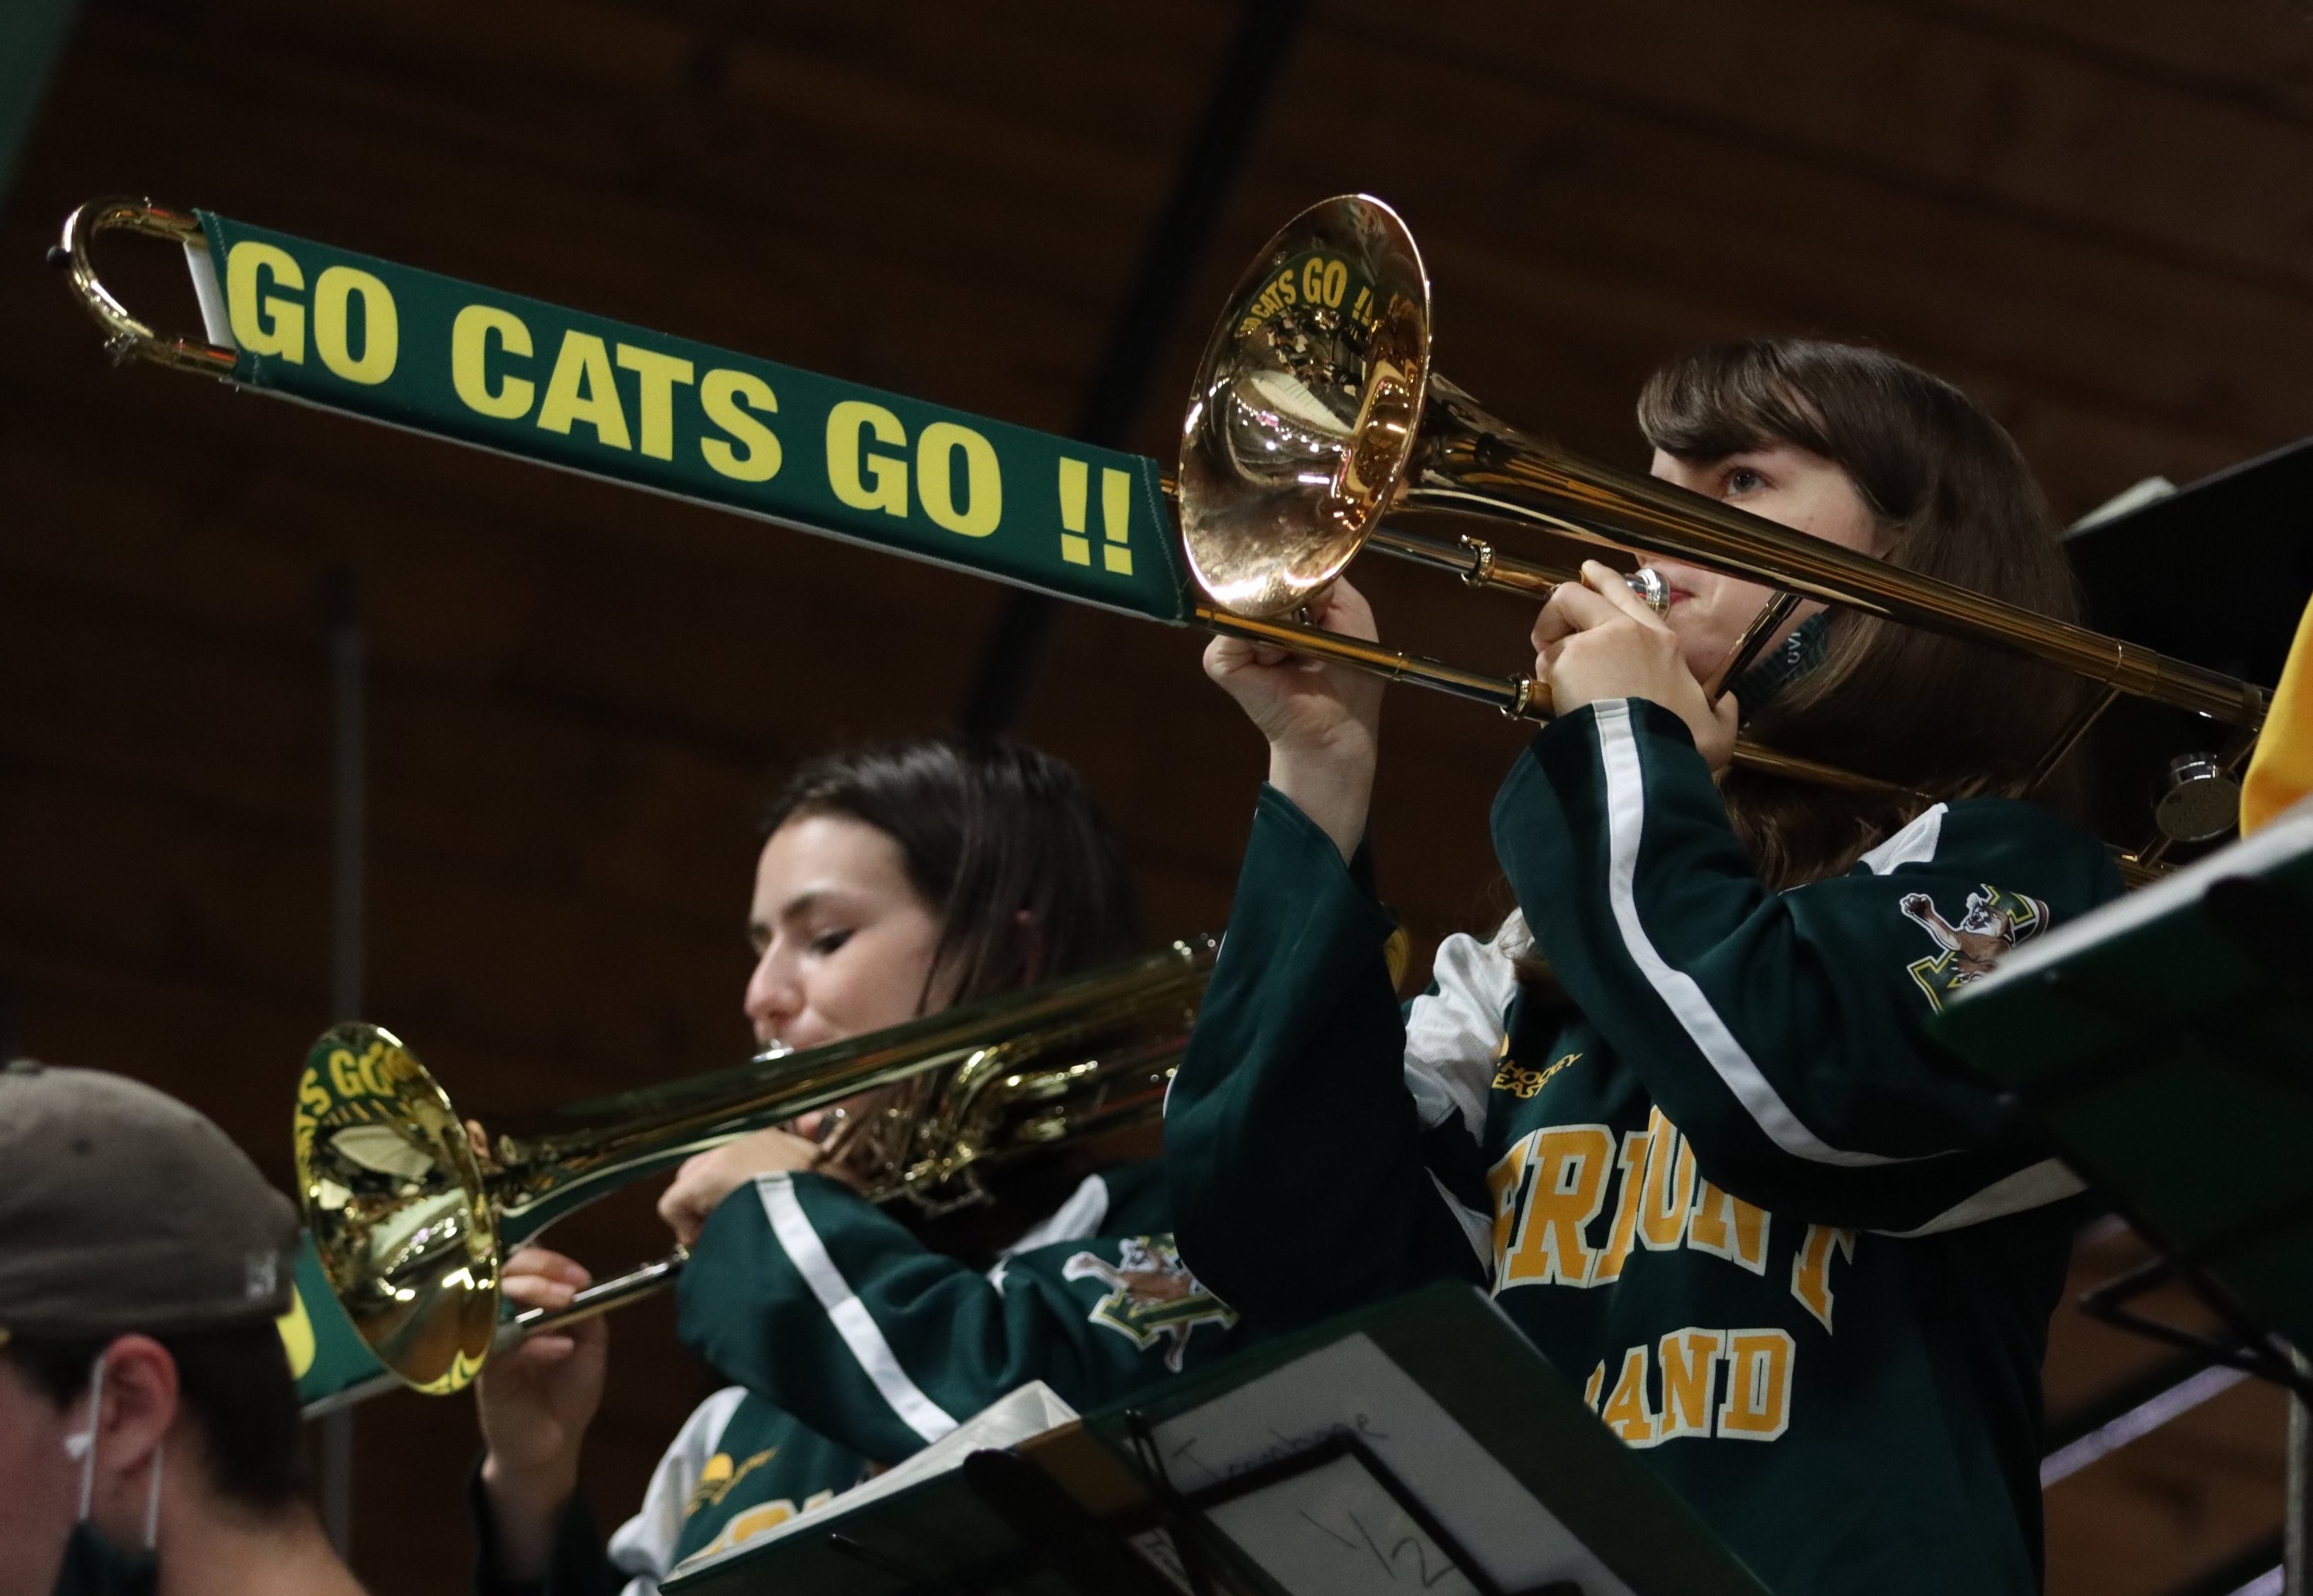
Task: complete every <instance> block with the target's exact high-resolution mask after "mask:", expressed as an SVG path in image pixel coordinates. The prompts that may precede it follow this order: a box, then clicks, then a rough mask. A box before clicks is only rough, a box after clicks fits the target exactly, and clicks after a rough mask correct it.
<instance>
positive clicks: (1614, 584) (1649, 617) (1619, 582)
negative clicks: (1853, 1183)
mask: <svg viewBox="0 0 2313 1596" xmlns="http://www.w3.org/2000/svg"><path fill="white" fill-rule="evenodd" d="M1582 586H1583V587H1584V588H1585V589H1587V591H1589V592H1592V593H1595V594H1596V595H1598V596H1599V597H1601V598H1603V599H1605V601H1606V602H1607V603H1608V604H1612V605H1614V607H1615V608H1616V609H1617V610H1620V611H1621V612H1622V613H1623V614H1625V615H1628V616H1629V617H1630V618H1631V620H1633V621H1636V622H1640V623H1641V624H1643V625H1647V626H1651V627H1656V628H1658V629H1660V630H1666V631H1667V630H1669V623H1668V622H1666V621H1665V620H1664V619H1663V618H1662V617H1661V616H1660V615H1658V614H1657V613H1655V607H1654V606H1653V605H1652V604H1649V603H1648V602H1647V601H1646V600H1645V599H1642V598H1640V596H1639V595H1637V594H1635V593H1633V592H1631V585H1630V583H1629V582H1627V581H1625V580H1623V573H1622V572H1620V571H1618V570H1616V569H1614V567H1613V566H1611V565H1608V564H1607V563H1606V562H1605V561H1604V560H1584V561H1583V562H1582Z"/></svg>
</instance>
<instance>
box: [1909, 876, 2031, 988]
mask: <svg viewBox="0 0 2313 1596" xmlns="http://www.w3.org/2000/svg"><path fill="white" fill-rule="evenodd" d="M1896 906H1897V907H1898V908H1900V909H1902V910H1903V912H1904V918H1906V919H1908V920H1910V921H1913V923H1914V924H1916V925H1917V926H1918V927H1919V928H1920V929H1921V930H1923V931H1925V932H1927V933H1928V935H1929V936H1930V937H1931V938H1933V939H1935V944H1936V947H1937V948H1939V950H1940V951H1939V952H1937V953H1936V954H1934V955H1933V956H1932V957H1927V958H1919V959H1914V960H1913V961H1912V962H1911V964H1909V965H1907V966H1904V967H1905V968H1906V969H1908V970H1909V971H1910V972H1911V975H1912V979H1913V981H1916V982H1917V983H1919V986H1920V990H1921V991H1922V992H1925V993H1927V994H1928V1002H1929V1003H1930V1005H1931V1006H1933V1007H1935V1008H1938V1009H1940V1008H1942V1007H1943V1006H1944V999H1946V998H1947V997H1948V996H1950V995H1951V994H1952V993H1953V992H1957V991H1958V990H1959V989H1960V988H1961V987H1963V986H1966V984H1967V983H1969V982H1971V981H1974V980H1975V979H1976V978H1977V977H1979V976H1982V975H1988V974H1991V973H1992V966H1994V965H1995V964H1997V963H1999V962H2000V957H2001V955H2002V954H2004V953H2006V952H2007V951H2008V950H2009V949H2010V948H2013V947H2015V946H2016V944H2018V942H2023V941H2027V940H2029V939H2032V938H2034V937H2036V936H2038V935H2039V934H2040V933H2041V932H2042V931H2044V930H2047V928H2048V905H2047V904H2044V903H2042V902H2041V901H2040V900H2039V899H2038V898H2028V897H2026V896H2024V895H2022V894H2020V893H2013V892H2003V891H2002V890H2001V889H2000V888H1999V887H1997V886H1992V884H1991V883H1990V882H1988V881H1987V882H1985V883H1984V884H1983V888H1982V890H1980V891H1977V892H1972V893H1969V894H1968V895H1967V904H1966V908H1965V909H1964V910H1963V911H1962V913H1961V914H1960V917H1959V921H1958V922H1957V924H1955V923H1954V922H1952V921H1948V920H1946V919H1945V918H1944V917H1943V914H1942V913H1941V912H1940V911H1939V910H1938V909H1937V908H1936V904H1935V900H1934V899H1932V898H1930V896H1928V895H1927V894H1926V893H1923V892H1913V893H1906V894H1905V895H1904V897H1903V899H1902V900H1901V901H1900V902H1899V903H1898V904H1897V905H1896Z"/></svg>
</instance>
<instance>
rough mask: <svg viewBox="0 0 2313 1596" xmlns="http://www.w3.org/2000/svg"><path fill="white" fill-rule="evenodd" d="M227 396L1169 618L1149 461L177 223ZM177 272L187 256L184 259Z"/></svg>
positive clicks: (1181, 585)
mask: <svg viewBox="0 0 2313 1596" xmlns="http://www.w3.org/2000/svg"><path fill="white" fill-rule="evenodd" d="M196 214H198V216H199V217H200V222H201V228H202V231H203V233H204V234H206V235H207V240H208V270H209V274H210V276H209V280H208V281H207V282H201V281H200V280H199V279H198V275H197V278H196V286H197V287H198V288H199V289H200V290H201V305H202V312H203V315H204V317H205V319H206V321H207V324H208V336H209V338H210V339H211V340H212V341H214V342H216V343H220V344H223V343H230V344H231V345H232V346H233V348H234V349H235V350H236V351H237V352H238V355H239V359H238V361H237V363H236V364H235V365H234V366H233V381H234V382H235V383H238V384H244V385H246V386H248V387H251V388H258V389H262V390H265V391H267V392H275V393H279V394H283V395H285V396H286V397H288V398H292V399H298V400H303V401H305V402H307V403H309V404H316V405H320V406H321V407H323V408H325V409H328V410H343V411H345V412H347V413H348V414H351V415H356V416H361V417H364V418H365V419H369V420H373V421H383V422H384V423H386V424H388V425H389V426H395V427H406V428H412V429H413V430H416V431H418V432H426V433H432V434H434V435H435V436H441V437H446V438H452V439H454V440H456V441H457V442H460V443H464V444H473V445H478V446H479V447H481V448H485V449H495V450H497V451H499V452H500V453H502V454H514V455H518V456H520V457H522V458H523V459H526V460H535V461H538V462H540V463H542V464H546V465H557V466H561V467H563V468H564V469H566V470H569V471H576V472H585V473H586V474H587V475H589V476H596V477H604V478H608V479H610V480H611V481H618V482H625V483H629V484H630V485H632V486H634V487H638V488H646V489H652V490H654V491H656V492H661V493H669V494H673V495H674V496H676V497H678V498H688V499H694V500H697V501H699V502H700V503H703V504H710V505H714V506H716V507H719V508H723V509H728V510H736V511H738V512H739V513H741V514H742V515H748V516H759V517H761V518H762V519H765V520H769V521H775V522H778V523H780V524H782V525H788V526H793V527H796V528H799V529H801V530H803V531H805V532H815V533H826V534H829V535H831V536H835V537H840V538H848V539H850V540H852V541H854V542H863V543H867V544H871V545H873V546H874V547H876V548H879V549H884V550H888V551H891V552H893V553H895V554H904V555H908V556H910V557H912V558H915V559H918V560H929V561H931V562H932V563H934V564H936V565H945V566H950V567H953V568H954V569H959V570H964V571H970V572H972V573H974V574H975V575H979V576H984V577H993V578H996V579H997V580H998V581H1002V582H1009V583H1012V584H1015V585H1016V586H1023V587H1033V588H1037V589H1040V590H1042V591H1043V592H1046V593H1051V594H1056V595H1059V596H1060V597H1062V598H1068V599H1074V600H1077V601H1078V602H1081V603H1086V604H1100V605H1104V606H1105V607H1107V608H1110V609H1116V610H1123V611H1127V612H1130V613H1133V614H1137V615H1143V616H1147V617H1148V618H1150V619H1152V620H1156V621H1164V622H1174V623H1179V622H1183V621H1184V620H1185V619H1186V618H1187V615H1188V613H1189V609H1190V597H1189V585H1188V579H1187V576H1186V573H1185V571H1184V569H1183V565H1182V561H1181V559H1180V555H1179V553H1178V551H1177V549H1176V548H1175V546H1174V532H1173V523H1172V517H1171V516H1170V515H1169V514H1168V513H1167V509H1166V507H1165V499H1164V496H1163V492H1162V489H1161V488H1160V486H1159V476H1158V472H1157V466H1156V462H1155V461H1153V460H1150V459H1148V457H1147V456H1145V455H1139V454H1120V453H1118V452H1116V451H1115V450H1113V449H1099V448H1094V447H1092V446H1091V445H1086V444H1079V443H1075V442H1073V441H1071V440H1069V439H1067V438H1063V437H1058V436H1053V435H1052V434H1051V433H1046V432H1037V431H1035V430H1033V429H1032V428H1025V427H1014V426H1011V425H1009V424H1007V423H1005V422H1002V421H992V420H989V419H986V418H984V417H981V416H974V415H971V414H969V413H967V412H965V411H963V410H947V409H945V408H944V407H942V406H939V405H933V404H926V403H924V402H922V401H919V400H913V399H908V398H905V397H903V396H901V395H900V394H896V393H885V392H880V391H878V390H876V389H873V388H866V387H861V386H859V385H857V384H852V383H843V382H838V381H837V380H835V379H834V378H832V377H824V376H820V375H817V374H815V373H813V372H807V371H800V370H797V369H796V367H794V366H777V365H774V364H772V363H771V362H770V361H768V360H758V359H755V358H752V357H749V356H745V355H735V354H733V353H731V352H730V351H728V350H726V349H718V348H713V347H711V346H709V345H707V344H701V343H694V342H691V341H690V340H689V339H680V338H671V337H669V336H667V335H666V334H664V333H661V332H653V331H649V330H648V329H646V328H641V327H630V326H628V325H626V324H625V323H623V322H609V321H604V320H602V318H600V317H597V316H587V315H582V314H580V313H578V312H576V311H570V310H565V309H563V308H561V307H560V306H558V305H552V304H545V303H543V302H542V301H540V300H535V299H525V298H523V297H522V296H521V295H514V294H504V293H500V292H498V291H497V290H496V289H493V288H483V287H476V286H475V285H473V284H471V283H462V282H459V281H457V280H456V279H455V278H446V277H442V276H440V275H438V274H436V273H434V272H430V271H419V270H417V269H414V268H411V267H407V266H398V265H396V264H394V263H393V262H392V261H390V260H377V259H375V258H374V257H372V256H367V255H356V254H352V253H349V252H348V251H344V250H339V249H333V248H331V247H330V246H329V245H327V244H320V243H314V242H312V241H310V240H307V239H302V238H293V237H291V236H290V235H288V234H282V233H272V232H268V231H266V230H265V229H263V228H259V227H252V226H251V225H248V224H247V223H245V222H236V221H233V220H232V219H231V218H230V217H226V216H218V215H217V214H215V212H213V211H200V212H198V213H196ZM194 258H195V260H196V263H197V265H198V260H199V257H198V253H196V255H195V257H194Z"/></svg>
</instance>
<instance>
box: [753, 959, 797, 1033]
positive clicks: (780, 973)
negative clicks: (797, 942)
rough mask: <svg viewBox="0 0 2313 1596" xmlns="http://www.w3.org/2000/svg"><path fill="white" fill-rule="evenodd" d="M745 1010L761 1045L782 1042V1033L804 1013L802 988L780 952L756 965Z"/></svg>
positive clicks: (759, 961) (758, 961)
mask: <svg viewBox="0 0 2313 1596" xmlns="http://www.w3.org/2000/svg"><path fill="white" fill-rule="evenodd" d="M742 1006H743V1008H744V1009H745V1010H746V1011H747V1018H748V1021H749V1023H751V1024H752V1026H753V1027H755V1040H757V1041H758V1042H776V1041H778V1038H779V1032H780V1030H781V1029H782V1028H783V1027H785V1026H786V1025H787V1022H788V1021H790V1020H792V1019H793V1018H795V1017H796V1015H797V1014H798V1013H800V1012H802V1010H803V992H802V988H801V987H800V986H798V985H797V984H796V980H795V978H794V975H793V974H792V973H791V972H790V971H788V970H787V968H786V961H785V960H783V959H781V958H780V957H778V952H777V950H776V949H774V950H772V951H770V952H767V953H765V954H764V955H763V957H761V958H759V959H757V960H756V961H755V971H754V974H752V975H750V976H749V977H748V978H747V996H746V1001H745V1002H744V1003H743V1005H742Z"/></svg>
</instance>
